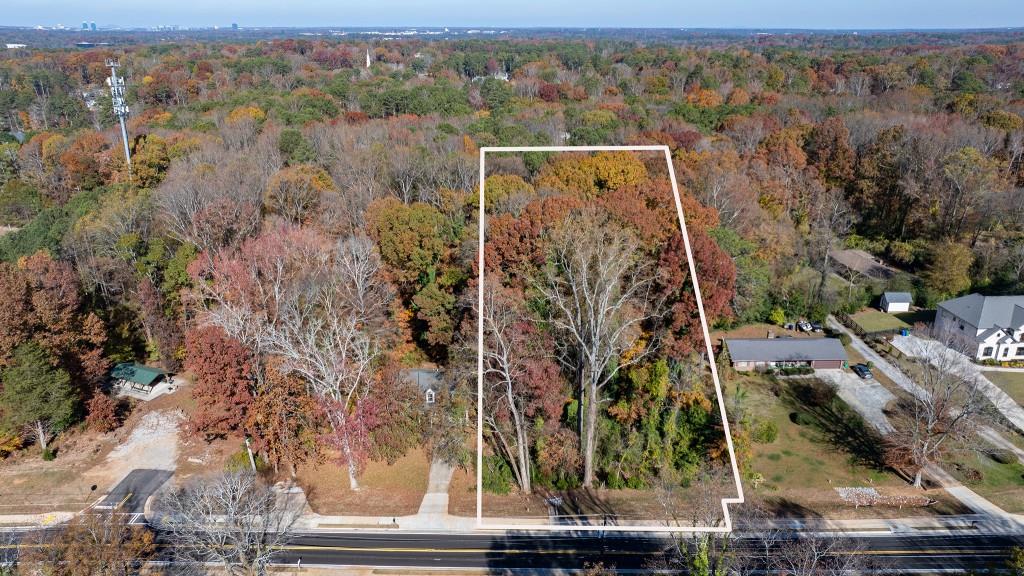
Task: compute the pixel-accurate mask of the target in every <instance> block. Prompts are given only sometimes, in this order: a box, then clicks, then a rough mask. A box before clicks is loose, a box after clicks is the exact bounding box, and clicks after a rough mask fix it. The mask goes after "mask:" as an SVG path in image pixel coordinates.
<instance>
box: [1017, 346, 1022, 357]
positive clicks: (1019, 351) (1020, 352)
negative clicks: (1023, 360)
mask: <svg viewBox="0 0 1024 576" xmlns="http://www.w3.org/2000/svg"><path fill="white" fill-rule="evenodd" d="M1017 356H1024V346H1017Z"/></svg>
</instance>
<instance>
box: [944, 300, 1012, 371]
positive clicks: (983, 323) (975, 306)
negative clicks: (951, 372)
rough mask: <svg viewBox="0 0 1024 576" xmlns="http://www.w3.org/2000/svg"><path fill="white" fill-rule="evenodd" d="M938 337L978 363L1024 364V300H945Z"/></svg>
mask: <svg viewBox="0 0 1024 576" xmlns="http://www.w3.org/2000/svg"><path fill="white" fill-rule="evenodd" d="M935 333H936V336H938V337H940V338H945V339H946V340H948V341H949V344H950V345H952V346H954V347H957V348H959V349H960V350H961V351H963V352H964V353H965V354H967V355H969V356H974V358H975V359H976V360H996V361H999V362H1010V361H1024V296H982V295H981V294H968V295H967V296H961V297H959V298H953V299H952V300H946V301H945V302H942V303H940V304H939V307H938V310H937V311H936V312H935Z"/></svg>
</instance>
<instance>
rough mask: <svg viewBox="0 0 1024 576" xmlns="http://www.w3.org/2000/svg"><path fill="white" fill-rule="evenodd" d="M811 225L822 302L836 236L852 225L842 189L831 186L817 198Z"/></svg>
mask: <svg viewBox="0 0 1024 576" xmlns="http://www.w3.org/2000/svg"><path fill="white" fill-rule="evenodd" d="M811 225H812V233H811V239H812V242H813V243H814V245H813V246H812V249H813V250H814V251H815V252H817V255H818V262H819V267H818V271H819V272H820V274H821V283H820V284H819V285H818V301H819V302H823V301H824V300H825V288H826V286H827V285H828V275H829V271H830V266H829V265H830V263H831V260H832V249H833V248H834V246H833V245H834V244H835V241H836V238H837V237H839V236H842V235H843V234H846V233H847V232H849V231H850V228H851V227H852V226H853V216H852V212H851V210H850V205H849V204H848V203H847V202H846V198H845V196H844V195H843V191H842V190H840V189H838V188H831V189H829V190H828V191H826V192H825V193H823V194H822V195H821V197H820V198H818V201H817V202H816V203H815V205H814V207H813V210H812V224H811Z"/></svg>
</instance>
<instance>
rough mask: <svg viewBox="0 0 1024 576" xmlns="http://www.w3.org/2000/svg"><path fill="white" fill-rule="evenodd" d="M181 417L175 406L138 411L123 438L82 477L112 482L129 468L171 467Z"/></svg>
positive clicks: (176, 447)
mask: <svg viewBox="0 0 1024 576" xmlns="http://www.w3.org/2000/svg"><path fill="white" fill-rule="evenodd" d="M183 419H184V414H183V413H182V412H181V411H179V410H157V411H148V412H146V413H145V414H144V415H142V416H141V417H140V418H139V419H138V421H137V423H136V424H135V426H134V427H132V429H131V433H130V434H129V435H128V437H127V439H125V441H124V442H122V443H120V444H118V445H117V447H115V448H114V449H113V450H111V451H110V453H109V454H107V457H106V459H105V460H104V461H103V462H102V463H101V464H99V465H98V466H96V467H94V468H92V469H90V470H89V471H87V472H86V473H85V474H84V475H83V478H84V479H86V480H88V481H91V482H94V483H97V484H99V483H104V484H113V483H114V482H117V481H118V480H120V479H121V478H124V477H125V476H127V475H128V473H129V472H131V471H132V470H138V469H146V470H174V469H175V466H176V464H177V458H178V427H179V425H180V424H181V422H182V420H183Z"/></svg>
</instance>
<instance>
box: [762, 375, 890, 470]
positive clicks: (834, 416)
mask: <svg viewBox="0 0 1024 576" xmlns="http://www.w3.org/2000/svg"><path fill="white" fill-rule="evenodd" d="M782 398H783V400H784V401H785V402H786V404H787V406H789V407H790V408H791V409H793V410H795V412H793V413H792V414H790V419H791V420H793V422H794V423H796V424H798V425H801V426H803V427H805V428H809V429H812V430H814V431H815V432H817V433H819V434H820V435H821V437H822V440H824V441H825V442H827V443H829V444H831V445H832V446H835V447H836V448H839V449H840V450H842V451H843V452H845V453H847V454H848V455H849V456H850V457H851V458H852V460H853V462H854V463H855V464H858V465H860V466H866V467H869V468H872V469H875V470H885V469H887V466H886V464H885V448H884V441H883V438H882V436H881V435H880V434H878V432H876V431H875V430H874V429H873V428H871V427H870V426H868V425H867V423H866V422H864V419H863V418H861V416H860V414H857V413H856V412H855V411H854V410H853V409H852V408H850V407H849V406H847V405H846V403H845V402H843V401H842V400H841V399H840V398H839V397H838V396H837V395H836V393H835V390H833V388H832V387H831V386H829V385H827V384H825V383H824V382H819V381H817V380H799V381H796V380H794V381H791V382H790V383H789V385H788V386H786V387H785V389H784V390H783V393H782Z"/></svg>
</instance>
